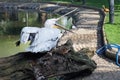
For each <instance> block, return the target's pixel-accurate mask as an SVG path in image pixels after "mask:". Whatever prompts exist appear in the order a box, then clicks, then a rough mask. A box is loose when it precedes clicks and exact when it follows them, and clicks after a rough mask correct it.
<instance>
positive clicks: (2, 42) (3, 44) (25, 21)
mask: <svg viewBox="0 0 120 80" xmlns="http://www.w3.org/2000/svg"><path fill="white" fill-rule="evenodd" d="M44 18H45V17H43V19H41V13H40V12H37V11H31V10H2V11H0V57H7V56H11V55H14V54H17V53H18V52H23V51H25V48H27V47H28V44H27V45H23V44H22V45H20V46H19V47H16V46H15V42H16V41H17V40H19V34H20V31H21V29H22V28H23V27H25V26H37V27H41V26H43V24H42V23H44V21H42V20H44Z"/></svg>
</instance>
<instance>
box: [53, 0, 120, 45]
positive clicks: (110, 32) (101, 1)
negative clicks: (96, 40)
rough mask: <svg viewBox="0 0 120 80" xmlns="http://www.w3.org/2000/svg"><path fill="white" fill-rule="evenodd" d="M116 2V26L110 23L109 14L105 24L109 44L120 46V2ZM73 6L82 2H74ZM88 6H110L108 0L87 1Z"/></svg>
mask: <svg viewBox="0 0 120 80" xmlns="http://www.w3.org/2000/svg"><path fill="white" fill-rule="evenodd" d="M53 1H58V0H53ZM60 1H62V2H69V3H70V0H64V1H63V0H60ZM114 1H115V13H114V14H115V16H114V24H110V23H109V14H107V16H106V19H105V24H104V29H105V33H106V36H107V39H108V41H109V43H115V44H120V19H119V18H120V0H114ZM72 4H76V5H80V4H81V2H75V0H74V2H73V3H72ZM86 5H87V6H92V7H97V8H102V5H105V6H106V7H107V8H108V6H109V3H108V0H86Z"/></svg>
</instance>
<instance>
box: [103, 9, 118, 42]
mask: <svg viewBox="0 0 120 80" xmlns="http://www.w3.org/2000/svg"><path fill="white" fill-rule="evenodd" d="M108 17H109V16H108V15H107V16H106V20H105V24H104V29H105V33H106V36H107V39H108V41H109V43H115V44H120V22H119V21H120V19H119V18H120V12H118V11H117V12H115V16H114V23H113V24H109V22H108V21H109V20H108Z"/></svg>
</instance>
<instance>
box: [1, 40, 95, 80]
mask: <svg viewBox="0 0 120 80" xmlns="http://www.w3.org/2000/svg"><path fill="white" fill-rule="evenodd" d="M50 53H51V54H52V55H51V54H50ZM91 55H94V53H93V52H90V51H89V49H87V48H86V49H85V48H84V49H82V50H80V51H78V52H75V51H74V49H73V47H72V43H71V41H70V40H68V41H67V42H66V43H65V44H64V45H61V46H58V47H57V48H55V49H53V50H51V51H50V52H42V53H37V54H35V53H32V52H20V53H18V54H16V55H13V56H9V57H4V58H0V79H1V80H47V79H50V78H54V77H57V78H62V79H63V80H70V79H72V78H75V77H77V76H79V77H83V76H88V75H90V74H91V73H92V72H93V71H94V69H95V68H96V63H95V62H94V61H93V60H91V57H92V56H91Z"/></svg>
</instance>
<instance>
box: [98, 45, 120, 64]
mask: <svg viewBox="0 0 120 80" xmlns="http://www.w3.org/2000/svg"><path fill="white" fill-rule="evenodd" d="M112 47H113V48H117V49H118V51H117V52H116V64H117V65H118V66H120V63H119V54H120V45H117V44H108V45H105V46H103V47H101V48H100V49H98V50H97V51H96V53H97V54H103V52H104V51H105V50H107V49H112Z"/></svg>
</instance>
